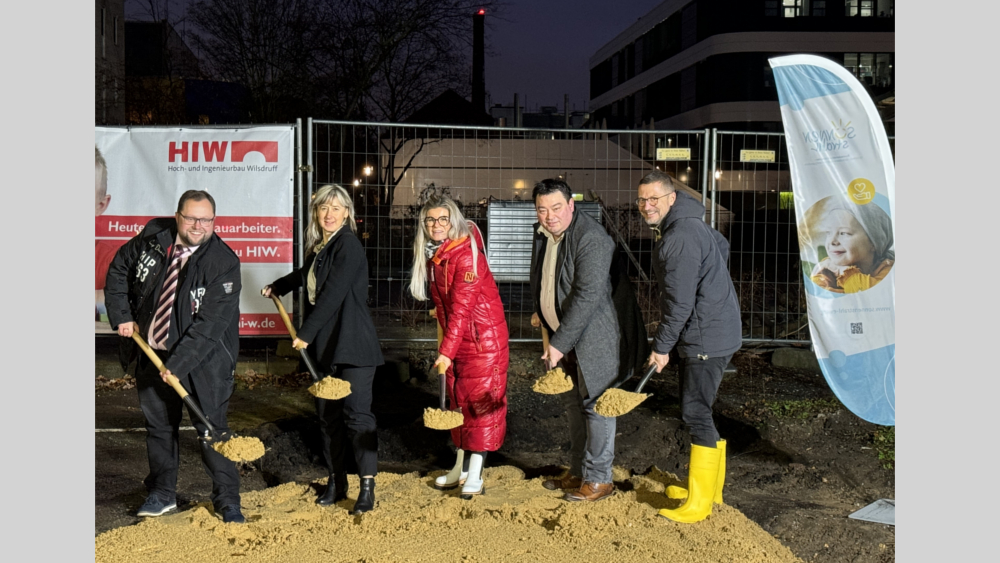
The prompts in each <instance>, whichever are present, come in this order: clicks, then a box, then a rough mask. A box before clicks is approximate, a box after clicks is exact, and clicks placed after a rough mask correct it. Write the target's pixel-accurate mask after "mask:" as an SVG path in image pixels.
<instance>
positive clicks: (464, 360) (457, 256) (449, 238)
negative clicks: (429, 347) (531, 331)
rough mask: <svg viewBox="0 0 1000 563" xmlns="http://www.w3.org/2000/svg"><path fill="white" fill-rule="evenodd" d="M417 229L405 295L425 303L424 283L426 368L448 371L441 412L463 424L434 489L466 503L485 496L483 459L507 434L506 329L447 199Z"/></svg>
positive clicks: (492, 286) (478, 249) (482, 261)
mask: <svg viewBox="0 0 1000 563" xmlns="http://www.w3.org/2000/svg"><path fill="white" fill-rule="evenodd" d="M419 221H420V223H419V227H420V228H418V230H417V236H416V238H415V240H414V243H413V250H414V261H413V262H414V264H413V275H412V277H411V280H410V292H411V293H412V294H413V296H414V297H415V298H417V299H418V300H420V301H424V300H426V299H427V293H426V290H425V286H426V285H427V282H429V285H430V296H431V299H432V300H433V301H434V306H435V314H436V316H437V320H438V323H440V324H441V327H442V329H443V338H442V340H441V345H440V347H439V349H438V354H439V355H438V357H437V360H436V361H435V362H434V365H439V364H444V365H445V366H447V367H448V371H447V372H446V381H447V386H448V393H447V394H448V401H449V403H450V404H449V408H451V409H455V408H458V407H461V409H462V414H463V415H464V417H465V421H464V423H463V424H462V426H459V427H458V428H455V429H453V430H452V431H451V438H452V440H453V441H454V442H455V446H456V448H457V449H458V451H457V456H456V457H457V459H456V461H455V466H454V467H453V468H452V469H451V471H450V472H449V473H448V474H447V475H443V476H441V477H438V478H437V480H436V481H435V483H434V486H435V487H436V488H438V489H451V488H454V487H457V486H459V485H461V486H462V498H464V499H469V498H472V497H473V496H474V495H481V494H483V493H485V492H486V488H485V487H484V486H483V478H482V470H483V464H484V461H485V458H486V452H492V451H496V450H498V449H499V448H500V446H501V445H502V444H503V440H504V436H505V435H506V433H507V364H508V362H509V355H508V347H507V321H506V320H505V319H504V312H503V303H502V302H501V301H500V292H499V291H498V290H497V284H496V282H495V281H493V274H492V273H490V267H489V264H487V262H486V254H485V252H484V251H483V239H482V235H481V234H480V232H479V229H478V228H477V227H476V225H475V223H472V222H471V221H469V222H467V221H466V220H465V217H463V216H462V212H461V211H460V210H459V208H458V206H457V205H455V202H454V201H452V200H451V199H450V198H448V197H447V196H432V197H431V198H430V199H429V200H428V201H427V203H425V204H424V206H423V207H422V208H421V210H420V218H419ZM421 258H422V259H421Z"/></svg>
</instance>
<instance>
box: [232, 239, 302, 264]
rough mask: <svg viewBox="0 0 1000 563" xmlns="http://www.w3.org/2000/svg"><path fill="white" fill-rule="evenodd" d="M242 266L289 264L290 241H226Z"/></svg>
mask: <svg viewBox="0 0 1000 563" xmlns="http://www.w3.org/2000/svg"><path fill="white" fill-rule="evenodd" d="M226 244H228V245H229V248H232V249H233V252H235V253H236V256H238V257H239V258H240V262H242V263H243V264H252V263H266V264H291V263H292V258H293V256H294V253H293V251H292V241H290V240H289V241H270V240H231V239H230V240H226Z"/></svg>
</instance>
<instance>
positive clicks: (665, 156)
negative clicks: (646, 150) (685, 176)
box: [656, 149, 691, 160]
mask: <svg viewBox="0 0 1000 563" xmlns="http://www.w3.org/2000/svg"><path fill="white" fill-rule="evenodd" d="M656 160H691V149H656Z"/></svg>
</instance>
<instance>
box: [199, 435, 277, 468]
mask: <svg viewBox="0 0 1000 563" xmlns="http://www.w3.org/2000/svg"><path fill="white" fill-rule="evenodd" d="M212 449H214V450H215V451H217V452H219V453H220V454H222V456H223V457H225V458H226V459H229V460H232V461H236V462H241V461H255V460H257V459H260V458H261V457H262V456H263V455H264V443H263V442H261V441H260V440H259V439H257V438H254V437H245V436H237V437H235V438H230V439H228V440H226V441H224V442H216V443H214V444H212Z"/></svg>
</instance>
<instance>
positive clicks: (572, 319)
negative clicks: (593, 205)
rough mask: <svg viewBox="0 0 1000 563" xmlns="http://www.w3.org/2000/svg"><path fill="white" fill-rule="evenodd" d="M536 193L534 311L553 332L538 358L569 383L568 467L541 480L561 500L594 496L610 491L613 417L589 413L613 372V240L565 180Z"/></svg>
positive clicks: (537, 188)
mask: <svg viewBox="0 0 1000 563" xmlns="http://www.w3.org/2000/svg"><path fill="white" fill-rule="evenodd" d="M533 197H534V200H535V212H536V214H537V215H538V220H539V222H538V223H536V224H535V227H534V228H535V237H534V243H533V245H532V249H531V289H532V294H533V295H534V297H535V315H536V316H537V318H538V319H539V320H540V321H541V322H542V323H543V326H545V328H546V329H547V330H548V331H549V333H550V334H551V338H550V340H549V348H548V349H547V350H546V351H545V354H544V356H543V359H546V360H547V361H548V362H549V363H550V364H551V365H552V366H555V365H556V364H560V363H561V365H562V367H563V370H564V371H565V372H566V374H567V375H569V376H570V377H571V378H572V379H573V383H574V389H573V390H572V391H569V392H566V393H563V394H562V395H560V397H561V399H562V401H563V405H564V406H565V408H566V413H567V416H568V417H569V422H570V467H569V471H568V472H567V475H566V476H565V477H562V478H557V479H550V480H548V481H545V483H544V484H543V485H544V486H545V487H546V488H547V489H551V490H555V489H567V490H568V492H567V493H566V495H565V496H564V497H563V498H565V499H566V500H569V501H596V500H600V499H603V498H606V497H608V496H610V495H611V494H613V493H614V490H615V487H614V483H612V480H611V462H612V461H613V460H614V455H615V419H614V418H608V417H604V416H601V415H600V414H598V413H597V412H595V411H594V406H595V403H596V402H597V398H598V397H600V396H601V393H603V392H604V391H605V390H606V389H607V388H608V387H610V386H611V385H612V384H613V383H614V382H615V380H616V379H617V378H618V351H619V329H618V318H617V315H616V312H615V308H614V304H613V303H612V298H611V277H610V274H609V270H610V267H611V262H612V259H613V258H614V252H615V243H614V242H613V241H612V240H611V237H610V236H608V234H607V233H606V232H605V231H604V228H603V227H601V225H600V224H599V223H598V222H597V221H595V220H594V219H592V218H591V217H589V216H588V215H586V214H584V213H581V212H580V210H579V209H576V208H575V206H574V203H573V195H572V192H571V191H570V188H569V186H568V185H566V183H565V182H563V181H561V180H542V181H541V182H539V183H537V184H536V185H535V189H534V192H533Z"/></svg>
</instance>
